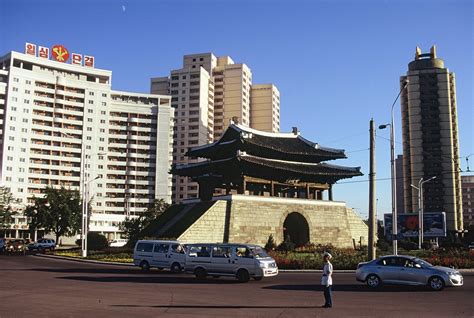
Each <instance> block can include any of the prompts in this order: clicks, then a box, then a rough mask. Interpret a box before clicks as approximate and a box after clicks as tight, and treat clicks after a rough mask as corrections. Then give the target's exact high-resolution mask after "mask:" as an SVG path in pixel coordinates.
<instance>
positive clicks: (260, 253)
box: [250, 246, 269, 258]
mask: <svg viewBox="0 0 474 318" xmlns="http://www.w3.org/2000/svg"><path fill="white" fill-rule="evenodd" d="M250 250H251V251H252V255H253V256H254V257H255V258H266V257H269V256H268V254H267V252H265V250H264V249H263V248H261V247H259V246H257V247H253V248H251V249H250Z"/></svg>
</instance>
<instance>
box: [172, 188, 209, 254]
mask: <svg viewBox="0 0 474 318" xmlns="http://www.w3.org/2000/svg"><path fill="white" fill-rule="evenodd" d="M180 196H181V195H180ZM188 255H189V256H190V257H211V248H210V247H209V246H206V245H195V246H191V247H190V248H189V254H188Z"/></svg>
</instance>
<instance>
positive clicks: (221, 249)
mask: <svg viewBox="0 0 474 318" xmlns="http://www.w3.org/2000/svg"><path fill="white" fill-rule="evenodd" d="M231 255H232V252H231V248H230V247H228V246H216V247H214V248H213V249H212V257H220V258H230V257H231Z"/></svg>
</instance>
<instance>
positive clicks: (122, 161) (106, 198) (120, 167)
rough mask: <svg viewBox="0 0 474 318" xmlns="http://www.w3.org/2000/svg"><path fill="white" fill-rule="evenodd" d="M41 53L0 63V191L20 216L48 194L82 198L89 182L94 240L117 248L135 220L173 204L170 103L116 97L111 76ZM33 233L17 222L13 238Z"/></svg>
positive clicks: (149, 96)
mask: <svg viewBox="0 0 474 318" xmlns="http://www.w3.org/2000/svg"><path fill="white" fill-rule="evenodd" d="M34 53H35V54H34V55H31V54H22V53H18V52H10V53H8V54H6V55H5V56H3V57H1V58H0V116H1V122H0V123H1V132H0V133H1V137H2V138H1V144H0V149H1V155H0V160H1V162H0V184H1V185H2V186H5V187H8V188H10V190H11V192H12V194H13V196H14V197H15V198H17V199H19V200H20V202H21V204H20V206H19V208H20V210H21V208H22V207H24V206H25V205H27V204H29V203H31V200H32V197H33V196H41V195H42V193H43V189H44V188H45V187H46V186H53V187H56V186H57V187H59V186H64V187H66V188H71V189H76V190H80V189H82V188H83V187H81V183H82V182H83V181H82V179H81V176H82V173H84V172H85V175H86V177H87V179H88V180H89V181H90V182H89V197H91V198H93V200H92V215H91V218H90V230H91V231H98V232H102V233H104V234H107V235H108V236H109V238H112V237H114V236H115V235H116V234H117V232H118V231H119V229H118V225H119V223H120V222H122V221H123V220H124V219H125V217H126V216H127V215H130V216H134V215H139V214H140V213H141V212H143V211H144V210H145V209H146V208H147V207H148V206H149V204H151V203H153V201H154V200H155V199H164V200H165V201H167V202H171V175H169V173H168V171H169V169H170V167H171V160H172V155H171V154H172V129H173V112H172V111H171V97H170V96H164V95H156V94H137V93H129V92H118V91H113V90H112V89H111V77H112V72H111V71H106V70H100V69H96V68H94V67H87V66H83V65H82V63H79V65H74V64H68V63H64V62H58V61H53V60H50V59H49V54H48V55H47V56H46V57H45V58H42V57H39V56H36V52H34ZM76 62H77V61H76ZM95 178H97V179H96V180H94V181H91V180H93V179H95ZM27 229H28V225H27V220H26V218H25V217H24V216H22V215H21V214H20V215H18V217H17V218H16V220H15V224H14V225H13V227H12V230H13V232H14V234H12V235H16V236H18V235H21V234H22V233H20V232H21V231H22V230H25V232H26V230H27Z"/></svg>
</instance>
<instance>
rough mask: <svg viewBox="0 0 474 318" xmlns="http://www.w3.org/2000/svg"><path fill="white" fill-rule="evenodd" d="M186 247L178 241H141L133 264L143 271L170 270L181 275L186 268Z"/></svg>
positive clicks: (134, 253) (137, 245)
mask: <svg viewBox="0 0 474 318" xmlns="http://www.w3.org/2000/svg"><path fill="white" fill-rule="evenodd" d="M184 260H185V252H184V246H183V245H182V244H181V243H180V242H178V241H156V240H140V241H138V242H137V243H136V244H135V248H134V250H133V263H134V264H135V265H136V266H140V267H141V269H142V270H144V271H148V270H149V269H150V268H152V267H155V268H158V269H163V268H169V269H170V270H171V271H173V272H175V273H179V272H181V271H182V270H183V268H184Z"/></svg>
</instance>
